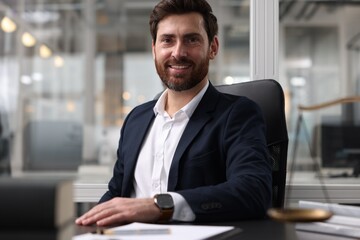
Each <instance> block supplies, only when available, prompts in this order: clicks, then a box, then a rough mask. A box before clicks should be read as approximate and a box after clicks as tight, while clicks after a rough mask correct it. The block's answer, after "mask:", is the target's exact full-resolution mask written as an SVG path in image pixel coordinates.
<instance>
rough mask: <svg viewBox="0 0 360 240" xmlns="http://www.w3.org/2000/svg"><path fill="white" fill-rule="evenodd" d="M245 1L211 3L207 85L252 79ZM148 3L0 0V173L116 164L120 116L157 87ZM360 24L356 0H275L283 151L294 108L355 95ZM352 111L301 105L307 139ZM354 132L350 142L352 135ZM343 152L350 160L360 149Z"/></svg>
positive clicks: (305, 157)
mask: <svg viewBox="0 0 360 240" xmlns="http://www.w3.org/2000/svg"><path fill="white" fill-rule="evenodd" d="M250 1H251V0H209V2H210V4H211V5H212V7H213V10H214V12H215V14H216V15H217V16H218V21H219V27H220V28H219V38H220V45H221V46H220V53H219V55H218V57H217V59H216V60H215V61H213V62H212V63H211V67H210V71H211V72H210V80H211V82H212V83H213V84H214V85H217V84H231V83H236V82H243V81H249V80H250V71H249V70H250V63H249V61H250V59H249V58H250V56H249V46H250V42H249V39H250V37H249V36H250V33H249V31H250V24H249V22H250ZM156 3H157V1H155V0H0V19H1V30H0V118H1V125H2V135H1V139H2V140H1V141H2V144H1V150H0V153H1V154H0V161H1V165H0V168H1V171H2V172H3V173H6V172H8V173H9V169H10V167H11V171H12V172H13V173H17V172H19V171H29V172H30V171H54V170H55V171H57V172H58V173H60V174H61V173H62V172H67V171H76V170H77V168H78V166H79V165H86V164H89V165H90V164H99V165H106V166H111V165H112V164H113V163H114V161H115V159H116V148H117V142H118V138H119V132H120V128H121V125H122V122H123V120H124V118H125V117H126V115H127V114H128V113H129V111H130V110H131V109H132V108H133V107H134V106H136V105H138V104H141V103H143V102H145V101H148V100H150V99H152V98H153V97H154V96H155V95H156V94H157V93H158V92H160V91H162V85H161V83H160V80H159V79H158V76H157V74H156V71H155V68H154V63H153V59H152V55H151V37H150V33H149V27H148V19H149V13H150V11H151V9H152V8H153V6H154V5H155V4H156ZM359 19H360V1H355V0H353V1H350V0H348V1H346V0H338V1H336V0H328V1H325V0H297V1H295V0H294V1H293V0H286V1H285V0H280V1H279V20H280V25H279V43H280V44H279V50H280V54H279V69H280V71H279V72H280V76H279V79H277V80H278V81H279V82H280V84H281V85H282V86H283V88H284V91H285V96H286V114H287V120H288V131H289V137H290V142H289V155H291V153H292V148H293V141H294V134H295V125H296V121H297V116H298V114H299V110H298V107H297V106H298V105H299V104H302V105H305V106H310V105H313V104H318V103H322V102H326V101H332V100H334V99H338V98H342V97H348V96H354V95H359V91H360V86H359V85H360V81H359V76H358V75H359V69H360V68H359V60H360V58H359V57H360V55H359V49H360V40H358V39H359V38H360V24H359V23H358V22H359ZM359 111H360V110H359V108H358V106H357V104H353V105H351V106H347V107H343V106H342V105H336V106H334V107H329V108H324V109H321V110H319V111H309V112H306V113H305V112H304V119H305V123H306V127H307V130H308V132H309V134H310V136H312V138H311V139H310V140H311V146H312V147H313V148H314V149H318V146H321V138H319V137H317V136H318V135H319V134H316V133H317V130H318V129H321V126H322V124H323V123H324V122H327V121H330V122H331V123H334V122H335V123H336V124H337V123H341V122H342V121H343V120H344V112H345V113H346V114H345V116H346V121H350V122H352V123H354V125H356V123H359V121H360V112H359ZM354 129H355V130H354ZM354 129H351V131H353V132H354V131H357V128H354ZM134 134H136V133H134ZM341 134H342V133H341ZM352 135H353V136H354V138H353V139H352V140H351V141H357V140H356V136H357V137H358V138H360V134H358V135H356V134H352ZM314 136H315V137H314ZM358 140H359V141H357V142H358V143H360V139H358ZM307 144H308V142H307V138H306V136H304V135H303V134H300V137H299V151H298V154H297V157H298V160H297V162H296V169H297V170H309V169H312V167H313V161H312V159H311V158H310V155H309V150H308V145H307ZM351 149H352V150H354V154H353V155H352V156H353V157H352V159H357V158H358V157H359V154H360V151H359V150H360V146H358V144H355V145H354V146H351ZM357 151H358V152H357ZM316 156H318V155H316ZM319 158H320V157H319ZM289 160H290V159H289ZM345 165H346V164H345ZM345 165H344V167H348V166H345Z"/></svg>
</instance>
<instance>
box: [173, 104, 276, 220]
mask: <svg viewBox="0 0 360 240" xmlns="http://www.w3.org/2000/svg"><path fill="white" fill-rule="evenodd" d="M221 121H222V122H224V123H223V126H222V127H221V130H219V131H217V133H216V135H214V138H219V137H220V139H219V141H220V142H221V144H219V146H221V147H220V148H221V149H220V150H219V151H220V152H221V154H220V158H223V162H224V165H225V172H226V177H225V181H223V182H221V183H218V184H215V185H208V186H200V187H197V188H193V189H184V190H179V191H176V192H178V193H179V194H181V195H182V196H183V197H184V198H185V199H186V201H187V202H188V204H189V205H190V207H191V208H192V210H193V212H194V213H195V215H196V219H195V221H201V222H205V221H232V220H242V219H256V218H263V217H264V216H265V214H266V211H267V209H268V208H269V207H270V206H271V194H272V193H271V189H272V187H271V185H272V184H271V183H272V170H271V163H270V158H269V156H268V150H267V146H266V137H265V124H264V120H263V117H262V113H261V111H260V109H259V107H258V106H257V105H256V104H255V103H253V102H252V101H250V100H246V99H245V102H244V99H242V100H240V101H237V102H236V103H235V104H233V106H232V107H231V108H230V109H229V112H228V113H227V114H226V116H225V118H224V119H221ZM219 132H220V133H219ZM218 157H219V156H214V157H211V156H210V158H214V159H213V160H214V161H218V159H215V158H218Z"/></svg>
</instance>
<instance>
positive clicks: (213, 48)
mask: <svg viewBox="0 0 360 240" xmlns="http://www.w3.org/2000/svg"><path fill="white" fill-rule="evenodd" d="M218 51H219V39H218V37H217V36H215V37H214V39H213V40H212V41H211V43H210V59H214V58H215V57H216V55H217V53H218Z"/></svg>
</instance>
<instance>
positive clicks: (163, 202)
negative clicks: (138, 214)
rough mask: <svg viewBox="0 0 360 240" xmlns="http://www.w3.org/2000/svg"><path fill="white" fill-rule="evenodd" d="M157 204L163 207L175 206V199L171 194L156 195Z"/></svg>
mask: <svg viewBox="0 0 360 240" xmlns="http://www.w3.org/2000/svg"><path fill="white" fill-rule="evenodd" d="M156 204H157V205H158V206H159V207H161V208H173V207H174V201H173V199H172V197H171V195H170V194H158V195H156Z"/></svg>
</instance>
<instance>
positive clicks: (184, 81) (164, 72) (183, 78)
mask: <svg viewBox="0 0 360 240" xmlns="http://www.w3.org/2000/svg"><path fill="white" fill-rule="evenodd" d="M209 62H210V58H209V57H208V56H207V57H206V58H204V59H203V60H202V61H201V62H200V63H199V64H198V65H196V64H195V63H194V62H193V61H191V60H190V59H188V58H186V57H182V58H180V59H178V60H174V59H173V60H168V61H166V62H165V64H161V63H160V62H158V61H157V60H156V59H155V66H156V71H157V73H158V75H159V77H160V79H161V81H162V82H163V83H164V85H165V86H166V87H167V88H169V89H171V90H174V91H178V92H180V91H185V90H189V89H191V88H193V87H195V86H196V85H197V84H198V83H200V82H201V81H202V80H203V79H204V78H205V77H206V75H207V74H208V71H209ZM182 64H185V65H191V67H193V68H194V69H193V70H192V71H191V72H190V74H176V75H174V74H170V72H169V71H168V66H169V65H182Z"/></svg>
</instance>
